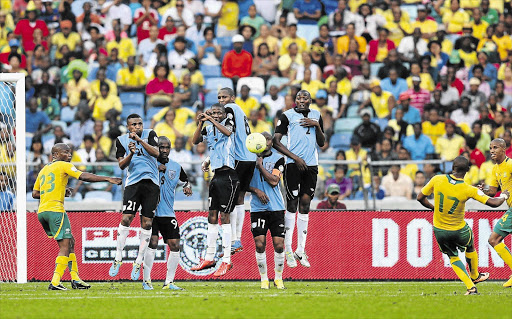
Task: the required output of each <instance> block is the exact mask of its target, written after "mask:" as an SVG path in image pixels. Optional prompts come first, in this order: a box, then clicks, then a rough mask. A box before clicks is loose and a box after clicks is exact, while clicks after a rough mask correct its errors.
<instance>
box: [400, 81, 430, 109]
mask: <svg viewBox="0 0 512 319" xmlns="http://www.w3.org/2000/svg"><path fill="white" fill-rule="evenodd" d="M411 80H412V88H410V89H408V90H407V91H405V92H406V93H407V94H408V95H409V97H410V99H411V106H412V107H414V108H416V109H418V111H420V115H421V116H423V109H424V108H425V105H426V104H428V103H430V92H429V91H427V90H425V89H422V88H421V78H420V77H419V76H417V75H415V76H412V77H411Z"/></svg>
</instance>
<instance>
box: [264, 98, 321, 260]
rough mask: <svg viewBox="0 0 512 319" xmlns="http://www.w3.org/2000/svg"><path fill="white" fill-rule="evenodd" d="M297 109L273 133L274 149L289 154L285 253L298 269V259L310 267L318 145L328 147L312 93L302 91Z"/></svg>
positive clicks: (289, 113) (284, 115) (282, 119)
mask: <svg viewBox="0 0 512 319" xmlns="http://www.w3.org/2000/svg"><path fill="white" fill-rule="evenodd" d="M295 105H296V106H295V108H293V109H290V110H288V111H286V112H283V114H281V117H280V118H279V121H278V122H277V127H276V131H275V134H274V148H275V149H276V150H277V151H279V152H280V153H282V154H284V155H286V157H287V160H286V166H285V169H284V185H285V188H286V199H287V203H286V206H287V207H286V213H285V224H284V227H285V239H284V243H285V253H286V262H287V264H288V267H291V268H293V267H297V260H298V261H300V263H301V265H302V266H304V267H310V266H311V265H310V263H309V260H308V256H307V255H306V252H305V247H306V238H307V232H308V222H309V215H308V213H309V205H310V203H311V200H312V199H313V196H314V195H315V188H316V180H317V175H318V151H317V145H318V146H320V147H322V146H324V144H325V135H324V132H323V130H324V128H323V121H322V116H321V115H320V112H319V111H317V110H311V109H310V108H309V106H310V105H311V94H310V93H309V92H308V91H306V90H301V91H299V92H298V93H297V95H296V97H295ZM283 135H287V137H288V147H286V146H284V145H283V143H281V138H282V137H283ZM297 206H298V208H299V216H298V217H297V250H296V251H295V253H293V251H292V237H293V230H294V228H295V214H296V211H297Z"/></svg>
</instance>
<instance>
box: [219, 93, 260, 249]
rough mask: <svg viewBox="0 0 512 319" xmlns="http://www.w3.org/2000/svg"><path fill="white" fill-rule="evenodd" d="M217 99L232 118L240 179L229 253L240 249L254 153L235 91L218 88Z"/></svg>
mask: <svg viewBox="0 0 512 319" xmlns="http://www.w3.org/2000/svg"><path fill="white" fill-rule="evenodd" d="M217 99H218V101H219V104H221V105H223V106H224V107H225V108H226V114H227V117H228V118H231V119H232V120H233V124H234V128H235V130H234V132H235V171H236V173H237V175H238V180H239V181H240V191H239V193H238V194H237V198H236V205H235V209H234V210H233V212H232V213H231V232H232V234H233V238H232V241H231V242H232V246H231V253H232V254H234V253H236V252H239V251H241V250H242V242H241V241H240V239H241V238H242V227H243V225H244V217H245V206H244V198H245V193H246V192H248V191H249V183H250V182H251V178H252V174H253V173H254V167H255V165H256V164H255V161H256V155H254V154H253V153H251V152H249V150H248V149H247V147H246V146H245V140H246V139H247V136H249V135H250V134H251V128H250V126H249V120H248V119H247V116H246V115H245V113H244V111H243V110H242V108H241V107H240V106H239V105H238V104H236V103H235V99H236V95H235V91H233V90H232V89H231V88H228V87H225V88H222V89H220V90H219V93H218V96H217Z"/></svg>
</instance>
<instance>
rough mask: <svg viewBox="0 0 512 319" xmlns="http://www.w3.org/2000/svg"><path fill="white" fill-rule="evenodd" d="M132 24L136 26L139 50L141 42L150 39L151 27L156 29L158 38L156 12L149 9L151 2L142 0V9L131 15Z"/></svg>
mask: <svg viewBox="0 0 512 319" xmlns="http://www.w3.org/2000/svg"><path fill="white" fill-rule="evenodd" d="M164 21H165V20H164ZM133 23H134V24H135V25H136V26H137V43H139V48H140V43H141V41H142V40H144V39H147V38H149V37H150V32H151V27H152V26H155V27H156V28H157V36H158V12H157V11H156V10H155V9H153V8H151V0H142V7H140V8H138V9H136V10H135V12H134V13H133Z"/></svg>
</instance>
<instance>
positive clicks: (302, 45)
mask: <svg viewBox="0 0 512 319" xmlns="http://www.w3.org/2000/svg"><path fill="white" fill-rule="evenodd" d="M292 43H295V44H297V48H298V50H299V53H302V52H303V51H307V50H308V42H307V41H306V39H304V38H301V37H299V36H297V25H296V24H290V25H289V26H288V36H286V37H284V38H283V40H281V49H280V50H279V55H285V54H286V53H288V47H289V46H290V44H292Z"/></svg>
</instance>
